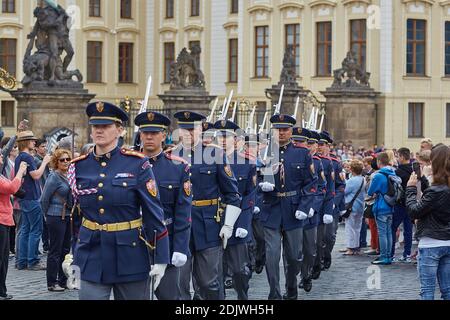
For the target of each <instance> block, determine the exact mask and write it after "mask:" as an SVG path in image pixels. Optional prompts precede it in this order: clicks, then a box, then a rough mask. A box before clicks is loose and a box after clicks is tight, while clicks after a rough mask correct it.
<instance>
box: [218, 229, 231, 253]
mask: <svg viewBox="0 0 450 320" xmlns="http://www.w3.org/2000/svg"><path fill="white" fill-rule="evenodd" d="M232 235H233V227H232V226H227V225H224V226H223V227H222V229H220V233H219V237H221V238H222V240H223V248H224V249H226V248H227V242H228V239H230V238H231V236H232Z"/></svg>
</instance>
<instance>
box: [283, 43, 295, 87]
mask: <svg viewBox="0 0 450 320" xmlns="http://www.w3.org/2000/svg"><path fill="white" fill-rule="evenodd" d="M296 68H297V66H296V62H295V51H294V46H293V45H291V44H290V45H287V46H286V50H285V52H284V57H283V69H282V70H281V76H280V82H279V85H280V87H281V85H283V84H284V85H285V86H286V87H289V88H297V87H298V84H297V70H296Z"/></svg>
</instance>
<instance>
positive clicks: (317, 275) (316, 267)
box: [311, 265, 321, 280]
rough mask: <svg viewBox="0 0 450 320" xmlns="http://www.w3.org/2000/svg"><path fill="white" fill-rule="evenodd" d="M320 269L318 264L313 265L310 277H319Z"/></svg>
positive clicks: (315, 278)
mask: <svg viewBox="0 0 450 320" xmlns="http://www.w3.org/2000/svg"><path fill="white" fill-rule="evenodd" d="M320 269H321V267H320V265H319V266H314V268H313V271H312V276H311V278H312V279H314V280H317V279H319V277H320V272H321V270H320Z"/></svg>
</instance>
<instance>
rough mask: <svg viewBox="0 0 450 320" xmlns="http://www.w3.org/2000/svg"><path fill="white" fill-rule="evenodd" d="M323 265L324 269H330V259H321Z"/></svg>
mask: <svg viewBox="0 0 450 320" xmlns="http://www.w3.org/2000/svg"><path fill="white" fill-rule="evenodd" d="M323 267H324V269H325V270H328V269H330V267H331V259H326V260H324V261H323Z"/></svg>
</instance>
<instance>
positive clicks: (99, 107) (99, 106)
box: [96, 101, 105, 113]
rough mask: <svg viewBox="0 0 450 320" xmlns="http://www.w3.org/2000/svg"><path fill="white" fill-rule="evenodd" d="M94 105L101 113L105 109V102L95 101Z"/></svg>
mask: <svg viewBox="0 0 450 320" xmlns="http://www.w3.org/2000/svg"><path fill="white" fill-rule="evenodd" d="M96 107H97V111H98V112H100V113H102V112H103V110H105V104H104V103H103V102H101V101H100V102H97V105H96Z"/></svg>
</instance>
